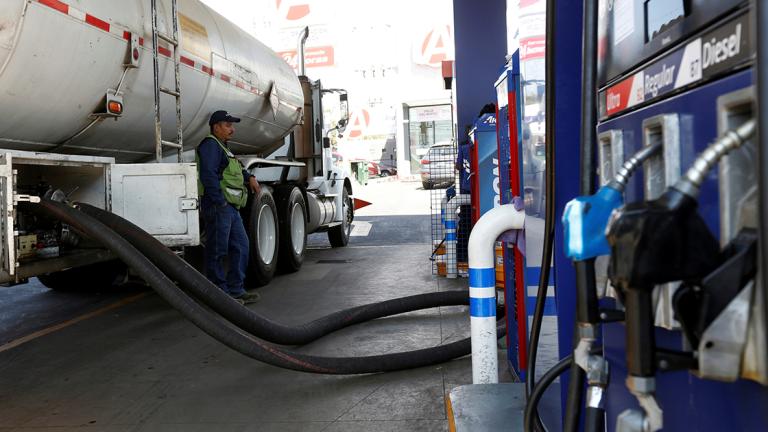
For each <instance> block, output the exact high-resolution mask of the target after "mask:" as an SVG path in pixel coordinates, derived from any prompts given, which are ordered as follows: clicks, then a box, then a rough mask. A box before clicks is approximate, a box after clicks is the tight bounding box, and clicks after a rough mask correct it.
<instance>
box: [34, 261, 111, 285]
mask: <svg viewBox="0 0 768 432" xmlns="http://www.w3.org/2000/svg"><path fill="white" fill-rule="evenodd" d="M125 272H126V267H125V264H123V263H122V262H121V261H119V260H114V261H107V262H100V263H96V264H90V265H87V266H83V267H75V268H71V269H68V270H64V271H60V272H56V273H48V274H44V275H39V276H38V277H37V278H38V279H39V280H40V282H41V283H42V284H43V285H45V286H46V287H48V288H50V289H52V290H54V291H61V292H98V291H107V290H109V289H110V288H112V287H113V286H114V285H115V283H116V282H117V281H118V279H119V278H122V277H124V276H125Z"/></svg>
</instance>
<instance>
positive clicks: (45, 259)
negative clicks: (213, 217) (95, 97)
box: [0, 150, 199, 283]
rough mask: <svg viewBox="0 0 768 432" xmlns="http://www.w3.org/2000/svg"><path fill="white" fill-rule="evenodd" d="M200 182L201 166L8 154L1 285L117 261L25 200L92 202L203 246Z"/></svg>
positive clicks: (0, 185) (1, 167)
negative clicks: (27, 206)
mask: <svg viewBox="0 0 768 432" xmlns="http://www.w3.org/2000/svg"><path fill="white" fill-rule="evenodd" d="M196 178H197V176H196V169H195V166H194V165H193V164H146V165H119V164H115V160H114V159H113V158H108V157H95V156H74V155H63V154H54V153H35V152H25V151H16V150H3V151H2V152H0V257H1V258H0V283H19V282H23V281H25V280H26V279H27V278H29V277H33V276H37V275H40V274H46V273H55V272H59V271H62V270H65V269H68V268H73V267H79V266H82V265H87V264H93V263H96V262H100V261H105V260H109V259H112V258H114V256H113V255H112V254H111V253H109V252H107V251H105V250H104V249H102V248H100V247H98V246H96V245H94V244H93V243H90V242H87V241H83V239H82V238H80V236H79V233H77V232H76V231H74V230H72V229H70V227H69V226H68V225H66V224H55V223H53V222H52V221H50V220H46V219H45V218H40V217H39V216H38V215H35V214H34V213H32V212H28V211H27V210H26V209H23V208H20V207H19V205H20V203H24V202H37V201H39V199H40V198H42V197H49V198H53V199H59V200H60V199H68V200H73V201H78V202H85V203H89V204H91V205H94V206H96V207H99V208H104V209H107V210H111V211H114V212H116V213H118V214H121V215H123V216H125V217H127V218H130V219H132V220H133V221H134V222H135V223H137V224H138V225H140V226H142V227H143V228H145V229H147V230H148V231H150V232H152V234H153V235H156V236H157V238H158V239H159V240H161V241H162V242H163V243H164V244H166V245H168V246H192V245H196V244H198V243H199V226H198V216H197V206H198V203H197V184H196Z"/></svg>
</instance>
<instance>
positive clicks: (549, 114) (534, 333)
mask: <svg viewBox="0 0 768 432" xmlns="http://www.w3.org/2000/svg"><path fill="white" fill-rule="evenodd" d="M555 24H556V20H555V0H547V18H546V39H547V41H546V42H547V50H546V59H545V60H544V61H545V63H546V70H545V74H546V76H545V82H546V83H547V85H548V86H550V85H551V86H552V87H553V88H548V89H547V92H546V93H545V95H544V98H545V102H544V103H545V107H546V108H545V116H546V121H545V122H546V130H545V138H544V141H545V144H546V145H545V147H544V151H545V160H546V165H545V166H544V171H545V182H546V185H545V186H546V187H545V211H544V213H545V216H544V245H543V248H542V250H541V273H540V274H539V287H538V291H537V294H536V306H535V308H534V312H533V320H532V322H531V330H530V337H529V340H530V342H529V349H528V359H527V360H528V361H527V363H528V371H527V372H526V376H525V396H526V398H528V400H529V401H530V398H531V397H532V394H533V389H534V388H535V387H536V385H535V384H536V356H537V354H538V350H539V336H540V334H541V323H542V321H543V319H544V306H545V302H546V300H547V291H548V288H549V271H550V268H551V264H552V248H553V242H554V239H555V120H556V118H555V101H556V100H555V94H556V93H555V90H554V87H555V78H556V76H555V55H554V53H555ZM526 414H527V413H526ZM529 417H530V419H528V420H526V421H530V422H531V424H532V425H533V427H535V430H539V431H543V430H545V428H544V424H543V423H542V421H541V417H540V416H539V411H538V409H537V405H535V404H534V405H533V410H532V412H531V413H530V415H526V418H529Z"/></svg>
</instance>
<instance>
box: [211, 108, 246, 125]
mask: <svg viewBox="0 0 768 432" xmlns="http://www.w3.org/2000/svg"><path fill="white" fill-rule="evenodd" d="M220 122H229V123H240V119H239V118H237V117H232V116H231V115H229V113H228V112H226V111H216V112H215V113H213V114H211V119H210V120H208V125H209V126H213V125H215V124H216V123H220Z"/></svg>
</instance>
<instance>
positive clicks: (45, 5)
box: [0, 0, 304, 162]
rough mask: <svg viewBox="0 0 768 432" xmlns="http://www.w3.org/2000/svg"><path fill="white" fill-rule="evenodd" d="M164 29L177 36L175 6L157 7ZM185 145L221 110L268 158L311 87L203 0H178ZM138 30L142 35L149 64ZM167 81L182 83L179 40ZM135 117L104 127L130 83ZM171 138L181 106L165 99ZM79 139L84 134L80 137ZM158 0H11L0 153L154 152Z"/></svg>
mask: <svg viewBox="0 0 768 432" xmlns="http://www.w3.org/2000/svg"><path fill="white" fill-rule="evenodd" d="M158 9H159V10H158V21H159V27H160V31H161V32H164V33H166V34H171V31H170V28H171V25H172V20H171V3H170V0H158ZM179 18H180V31H179V32H180V39H181V51H180V53H181V56H182V64H181V90H182V113H183V125H184V145H185V148H187V149H191V148H194V147H196V146H197V145H198V144H199V142H200V140H201V139H202V138H204V137H205V136H206V135H207V134H208V118H209V117H210V115H211V113H212V112H213V111H215V110H218V109H223V110H227V111H229V112H230V113H231V114H232V115H235V116H238V117H241V118H242V122H241V123H239V124H238V125H236V132H235V137H234V138H233V142H232V143H231V146H232V149H233V151H235V152H236V153H239V154H268V153H270V152H271V151H272V150H273V149H275V148H276V147H278V146H280V145H281V144H282V141H281V139H282V138H283V137H284V136H286V135H287V134H288V133H289V132H290V130H291V129H292V128H293V127H294V126H295V125H296V124H297V123H298V122H299V121H300V118H301V113H300V107H302V106H303V104H304V102H303V96H302V91H301V86H300V84H299V81H298V78H297V77H296V74H295V73H294V71H293V69H291V67H290V66H288V64H287V63H285V61H284V60H283V59H282V58H281V57H279V56H278V55H277V54H275V53H274V52H273V51H272V50H270V49H269V48H267V47H266V46H265V45H263V44H261V43H260V42H259V41H257V40H256V39H254V38H253V37H251V36H250V35H248V34H247V33H246V32H244V31H242V30H240V29H239V28H238V27H237V26H235V25H234V24H232V23H231V22H229V21H227V20H226V19H224V18H223V17H221V16H220V15H219V14H217V13H216V12H214V11H212V10H211V9H209V8H208V7H207V6H205V5H203V4H202V3H200V2H199V1H198V0H179ZM131 35H138V36H139V37H141V42H142V44H141V46H140V47H139V48H138V50H137V51H138V55H139V59H138V67H137V68H126V67H125V66H124V65H125V64H127V63H130V59H131V55H132V52H131V42H130V39H131ZM160 46H161V47H165V49H164V50H163V51H164V52H165V55H161V56H160V79H161V83H162V85H163V86H164V87H167V88H171V89H172V88H174V70H173V61H172V57H169V56H170V55H171V54H170V52H171V51H168V50H167V48H168V45H167V44H165V43H164V42H161V43H160ZM124 72H125V77H124V79H123V80H122V85H121V87H120V91H121V92H122V93H123V99H124V113H123V115H122V116H121V117H119V118H117V120H115V119H112V118H108V119H105V120H103V121H100V122H96V123H94V124H93V125H92V126H91V127H90V128H87V126H89V125H90V124H91V123H93V114H94V113H98V112H103V111H104V107H105V96H106V94H107V92H108V91H109V90H110V89H113V90H114V89H117V87H118V85H120V83H121V77H122V76H123V74H124ZM160 97H161V104H160V106H161V109H162V130H163V138H164V139H166V140H174V139H175V135H176V103H175V100H174V98H173V97H171V96H168V95H166V94H161V96H160ZM73 137H74V138H73ZM154 142H155V139H154V87H153V62H152V27H151V9H150V0H120V1H104V0H0V148H6V149H19V150H29V151H56V152H60V153H75V154H86V155H98V156H113V157H115V158H117V159H118V161H124V162H133V161H144V160H151V159H152V158H153V155H154Z"/></svg>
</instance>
